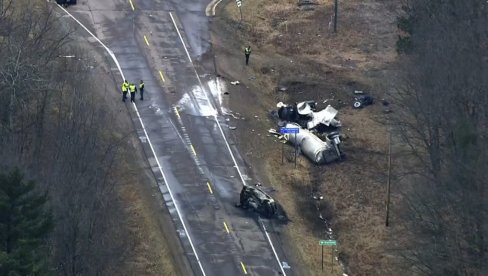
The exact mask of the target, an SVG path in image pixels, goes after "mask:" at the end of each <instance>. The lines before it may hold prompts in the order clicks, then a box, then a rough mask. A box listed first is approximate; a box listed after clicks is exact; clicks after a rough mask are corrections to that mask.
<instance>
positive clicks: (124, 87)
mask: <svg viewBox="0 0 488 276" xmlns="http://www.w3.org/2000/svg"><path fill="white" fill-rule="evenodd" d="M128 90H129V82H128V81H127V80H124V82H123V83H122V101H123V102H125V99H127V91H128Z"/></svg>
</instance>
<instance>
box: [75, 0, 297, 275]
mask: <svg viewBox="0 0 488 276" xmlns="http://www.w3.org/2000/svg"><path fill="white" fill-rule="evenodd" d="M204 4H205V3H204V1H195V0H194V1H178V2H176V1H175V2H174V3H171V2H167V1H165V2H163V1H157V0H144V1H142V0H130V1H122V0H111V1H96V0H88V1H87V2H86V3H85V4H81V5H77V6H73V7H71V8H70V10H69V12H70V13H71V14H73V15H74V16H75V17H76V18H79V19H80V20H81V22H83V23H84V24H85V25H86V26H87V27H88V28H89V29H91V30H92V31H93V33H94V34H95V35H96V36H97V37H98V38H100V40H101V42H103V43H104V44H105V45H106V46H107V47H108V48H110V51H112V52H113V55H114V57H115V58H116V61H117V62H118V64H119V65H120V69H121V70H119V68H117V66H114V68H113V74H114V75H115V77H116V81H117V82H119V83H120V82H121V81H122V78H123V77H125V78H127V79H129V81H131V82H134V83H136V84H137V83H138V82H139V80H141V79H143V80H144V81H145V84H146V89H145V95H144V101H139V100H137V101H136V104H135V105H133V106H130V108H129V110H133V111H132V114H131V115H132V118H133V119H134V123H135V125H136V128H137V131H138V134H139V137H140V139H141V142H142V144H143V146H144V148H145V151H146V154H147V156H149V158H148V159H149V162H150V164H151V166H152V167H153V171H154V174H155V177H156V179H157V181H158V185H159V187H160V190H161V193H162V195H163V198H164V200H165V202H166V205H167V207H168V210H169V212H170V214H171V215H172V217H173V223H174V225H175V227H176V229H177V232H178V233H179V236H180V240H181V244H182V246H183V248H184V250H185V252H186V257H187V258H188V260H189V263H190V264H191V266H192V270H193V272H194V273H195V274H202V275H241V274H251V275H280V274H287V275H292V274H293V273H292V271H291V270H289V269H286V270H285V269H283V268H282V265H281V262H282V261H288V260H286V254H285V252H283V250H282V249H281V247H280V246H277V242H276V241H277V239H276V237H274V236H273V235H270V234H269V233H268V232H266V231H265V228H264V226H265V225H267V222H266V221H264V220H262V219H260V218H258V217H257V216H256V215H255V214H250V213H247V212H245V211H243V210H240V209H238V208H235V207H234V204H235V203H236V201H237V200H238V197H239V192H240V190H241V188H242V185H245V184H249V185H251V184H252V182H251V181H250V177H249V176H248V175H250V172H248V170H247V168H246V167H245V166H244V162H243V160H242V158H241V157H240V155H239V153H238V151H237V149H236V147H235V145H234V144H233V142H232V141H230V140H229V139H228V138H227V136H226V131H227V129H228V127H227V125H226V123H227V122H226V121H225V118H224V117H223V116H221V114H219V110H220V106H219V104H220V101H219V99H218V97H219V93H220V89H219V83H218V80H216V79H215V78H214V77H212V75H213V72H203V71H201V70H203V69H202V68H203V66H198V64H200V62H203V61H202V60H201V58H202V57H203V56H213V55H208V54H209V52H211V51H212V49H211V44H210V42H209V40H208V38H209V34H208V26H207V24H208V22H207V19H206V18H205V14H204V10H205V5H204ZM80 33H81V30H80ZM94 43H96V42H94ZM197 68H198V69H197ZM117 88H118V87H117ZM137 99H138V97H137ZM117 104H121V105H122V104H124V103H122V102H120V103H117ZM125 104H126V105H131V104H130V103H125ZM246 182H248V183H246Z"/></svg>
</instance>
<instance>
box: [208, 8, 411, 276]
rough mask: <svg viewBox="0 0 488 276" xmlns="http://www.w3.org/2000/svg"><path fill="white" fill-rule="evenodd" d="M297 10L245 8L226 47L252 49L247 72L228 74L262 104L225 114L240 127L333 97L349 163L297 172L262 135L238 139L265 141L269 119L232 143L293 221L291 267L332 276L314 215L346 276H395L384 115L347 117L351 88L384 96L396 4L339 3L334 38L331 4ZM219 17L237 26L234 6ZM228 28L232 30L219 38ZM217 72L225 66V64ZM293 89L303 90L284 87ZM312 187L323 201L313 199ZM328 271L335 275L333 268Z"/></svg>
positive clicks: (377, 110)
mask: <svg viewBox="0 0 488 276" xmlns="http://www.w3.org/2000/svg"><path fill="white" fill-rule="evenodd" d="M296 2H297V1H295V0H286V1H262V0H247V1H244V2H243V10H242V11H243V15H244V20H243V22H242V23H241V28H240V29H239V28H237V27H235V28H234V29H233V30H231V31H234V32H233V33H232V34H233V36H232V40H233V41H228V42H229V43H230V44H234V45H235V44H236V41H241V42H242V43H241V44H242V45H244V44H247V43H250V44H251V45H252V46H253V49H254V52H253V56H252V57H251V66H250V68H243V69H242V71H239V70H241V69H240V68H238V69H237V70H235V72H232V71H226V74H228V75H230V76H232V77H233V78H236V79H239V80H241V81H243V82H244V83H245V84H246V85H248V86H249V87H250V89H251V90H254V91H258V92H252V94H251V95H249V96H248V97H251V98H252V97H255V96H257V95H259V96H260V101H259V103H258V105H257V106H254V105H246V106H243V105H242V102H245V101H246V99H245V97H246V96H242V95H238V96H234V97H233V98H231V108H232V109H234V110H235V111H237V112H240V113H242V114H243V115H244V116H245V117H247V118H252V117H253V115H254V114H258V115H259V118H263V116H264V117H265V116H266V112H267V111H268V110H270V109H272V108H273V106H274V104H275V103H276V102H277V101H279V100H285V101H289V102H291V101H299V100H308V99H313V100H317V101H319V102H320V101H322V100H324V99H329V98H332V97H333V98H334V99H335V100H333V101H332V102H331V104H332V105H333V106H334V107H337V108H340V119H341V120H342V122H343V124H344V126H345V127H344V129H343V132H344V133H345V134H346V135H347V137H348V138H349V139H348V140H346V141H345V142H344V147H345V148H344V149H345V152H346V154H347V156H348V157H347V159H346V161H345V162H342V163H339V164H333V165H329V166H321V167H316V166H313V165H312V164H310V162H309V161H308V160H305V159H304V157H300V159H299V164H298V169H296V170H295V169H294V168H293V164H292V163H286V164H285V165H282V164H281V150H280V149H281V145H280V144H278V143H275V142H273V138H270V137H265V135H262V136H260V137H259V138H257V139H255V140H253V141H252V143H251V142H249V141H246V139H245V138H241V139H239V137H246V136H248V135H249V134H248V133H246V131H245V130H248V129H256V130H260V131H259V132H261V133H263V132H265V130H266V129H268V128H269V127H274V125H273V123H272V122H271V121H269V120H261V119H258V120H249V121H245V122H240V123H238V130H237V131H236V133H237V137H236V139H237V140H238V142H239V145H240V147H241V149H243V150H242V151H243V152H252V154H249V155H247V159H248V160H249V162H250V163H251V164H252V165H253V167H254V168H256V170H257V173H258V174H259V175H260V176H261V177H262V178H263V180H265V181H266V180H267V181H268V182H269V184H270V185H271V186H273V187H274V188H275V189H276V190H277V192H276V194H274V196H275V197H276V198H277V199H278V200H279V202H281V204H282V205H283V206H284V208H285V209H286V211H287V213H288V216H289V217H290V219H291V223H290V224H289V225H288V226H287V230H286V237H287V239H288V241H289V246H290V251H292V252H295V257H296V260H297V262H296V263H297V264H298V265H299V266H300V264H301V266H302V267H301V268H299V269H298V271H301V272H302V274H306V275H331V273H330V270H327V271H326V274H323V273H322V272H321V268H320V254H319V253H320V247H319V245H318V240H319V239H322V238H324V236H325V235H324V224H323V222H322V221H321V220H319V219H318V215H319V213H320V212H321V213H322V214H323V215H324V216H326V217H328V218H330V220H331V222H332V226H333V230H334V232H335V235H336V236H337V239H338V241H339V252H340V256H341V259H342V260H343V261H344V262H345V263H346V265H347V266H348V268H349V269H350V272H352V274H353V275H394V274H398V270H396V268H395V265H394V263H393V260H392V259H391V258H390V257H388V256H389V255H388V250H387V247H388V244H389V243H390V242H391V241H392V240H394V238H392V237H391V235H390V233H389V232H388V231H387V229H386V228H385V227H384V194H385V189H384V187H385V174H384V171H385V167H386V157H385V154H386V150H387V132H386V128H385V127H384V125H383V124H382V123H380V122H381V120H382V116H383V115H382V113H381V107H380V106H379V105H375V106H372V107H368V108H366V109H363V110H353V109H352V108H351V107H350V101H351V98H352V91H353V90H355V89H359V90H365V91H368V92H371V93H372V95H374V96H376V97H377V98H381V97H383V95H384V92H386V89H387V88H388V87H387V85H386V84H385V83H388V81H389V79H387V78H388V76H389V72H390V71H389V70H390V66H391V64H394V62H395V59H396V52H395V40H396V24H395V17H396V12H397V10H398V8H399V3H400V2H401V1H400V0H398V1H388V2H387V3H385V1H380V0H371V1H359V0H351V1H339V2H340V4H341V6H340V9H339V25H338V30H339V33H338V34H333V33H332V32H331V29H330V28H329V22H330V21H331V16H332V12H333V9H332V5H333V1H331V0H329V1H325V0H319V1H318V3H319V5H318V6H315V7H314V8H315V9H314V11H302V10H300V9H298V8H297V5H296ZM222 10H223V13H222ZM217 15H218V16H221V17H222V18H223V21H222V22H223V23H222V24H228V26H229V25H230V26H237V23H236V22H237V21H238V19H239V11H238V9H237V8H236V5H235V2H234V1H229V2H228V3H227V5H225V6H224V7H222V8H221V14H219V13H217ZM225 28H227V30H229V27H223V28H222V29H221V30H224V29H225ZM235 30H238V31H237V32H236V31H235ZM217 35H219V34H217ZM227 35H228V34H227ZM231 48H232V47H231ZM240 50H241V49H238V51H240ZM217 54H219V53H217ZM218 62H219V61H218ZM220 63H221V66H223V67H225V66H224V65H222V64H224V63H225V62H223V61H220ZM226 69H227V67H226ZM271 69H273V71H271ZM242 74H244V76H242ZM246 76H256V80H255V81H249V80H246ZM296 81H298V82H300V83H299V84H298V85H296V86H293V85H291V83H293V82H296ZM278 85H285V86H287V87H288V88H291V87H294V88H293V89H289V90H288V91H287V92H286V93H277V92H276V91H275V90H274V88H275V87H276V86H278ZM231 95H232V94H231ZM233 99H234V102H233ZM338 100H341V101H338ZM247 101H249V102H251V101H252V99H249V100H247ZM240 129H242V131H241V130H240ZM247 140H248V139H247ZM312 188H313V189H315V190H317V191H319V192H321V193H322V194H323V195H324V197H325V199H324V200H323V201H320V202H316V201H314V200H312V199H311V197H310V191H311V189H312ZM317 206H318V207H319V208H320V210H321V211H320V212H319V211H317ZM328 254H329V253H328V252H327V251H326V265H328V263H329V262H330V256H329V255H328ZM327 267H328V266H327ZM334 271H335V272H336V273H338V267H337V265H336V267H335V268H334ZM300 275H301V274H300Z"/></svg>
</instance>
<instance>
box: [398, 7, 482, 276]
mask: <svg viewBox="0 0 488 276" xmlns="http://www.w3.org/2000/svg"><path fill="white" fill-rule="evenodd" d="M487 8H488V7H487V4H486V3H484V2H482V1H475V0H468V1H454V0H445V1H441V0H436V1H420V0H411V1H409V2H408V3H407V6H406V9H405V11H406V14H405V16H404V17H403V18H402V19H401V20H400V22H401V23H402V24H401V25H402V26H403V30H404V31H407V39H405V37H403V39H404V41H408V43H407V44H402V46H403V47H406V51H404V52H405V53H406V54H404V55H403V56H402V67H403V68H404V77H405V78H404V81H403V82H402V83H401V84H400V85H399V87H398V91H397V93H396V94H395V97H396V101H397V103H398V104H399V106H400V108H399V112H398V113H397V114H396V116H395V125H396V126H398V128H399V129H400V133H401V135H402V138H403V141H404V142H406V143H407V145H408V146H409V148H410V153H411V156H413V157H415V159H416V160H417V164H418V167H417V170H418V176H417V177H416V178H415V183H412V185H410V186H408V187H409V188H408V189H406V190H405V193H406V194H407V197H406V200H405V202H404V203H405V213H404V215H405V218H406V219H407V224H408V226H409V227H410V229H411V231H412V233H413V236H415V241H414V242H412V245H411V248H409V249H408V250H406V251H403V253H404V256H405V258H406V259H407V260H408V262H407V264H408V267H409V269H411V270H415V271H417V272H419V273H421V274H428V275H481V274H482V272H483V271H485V272H486V269H487V268H488V267H487V263H488V262H487V255H486V250H487V239H486V233H487V231H488V226H487V224H488V221H487V219H488V216H487V207H488V206H487V201H486V190H487V184H486V177H487V171H488V164H487V163H486V159H487V157H486V156H487V153H488V152H487V149H486V146H485V145H486V142H487V134H488V133H487V127H486V122H487V119H488V116H487V115H488V110H487V108H486V106H487V104H488V100H487V95H486V91H487V90H488V82H487V78H486V75H487V73H488V64H487V59H488V53H487V51H486V49H487V45H488V29H487V28H486V26H487V24H488V13H487V11H488V10H487ZM405 26H407V27H406V28H405ZM404 50H405V49H404Z"/></svg>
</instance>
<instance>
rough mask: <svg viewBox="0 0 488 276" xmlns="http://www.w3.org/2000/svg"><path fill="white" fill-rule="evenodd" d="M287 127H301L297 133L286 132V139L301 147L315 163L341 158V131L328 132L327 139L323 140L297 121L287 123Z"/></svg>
mask: <svg viewBox="0 0 488 276" xmlns="http://www.w3.org/2000/svg"><path fill="white" fill-rule="evenodd" d="M286 128H299V129H300V130H299V132H298V133H297V134H286V135H285V139H286V140H287V141H289V142H290V143H292V144H293V145H294V146H296V147H298V148H300V150H301V152H302V153H303V154H304V155H305V156H306V157H308V158H309V159H310V160H312V161H313V162H314V163H316V164H326V163H331V162H334V161H337V160H340V159H341V157H342V152H341V148H340V143H341V140H340V138H339V137H340V136H339V132H331V133H329V134H327V136H326V140H325V141H323V140H321V139H320V138H319V137H317V136H316V135H314V134H313V133H312V132H311V131H309V130H308V129H304V128H301V127H300V125H299V124H297V123H287V124H286Z"/></svg>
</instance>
